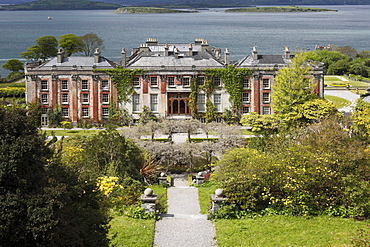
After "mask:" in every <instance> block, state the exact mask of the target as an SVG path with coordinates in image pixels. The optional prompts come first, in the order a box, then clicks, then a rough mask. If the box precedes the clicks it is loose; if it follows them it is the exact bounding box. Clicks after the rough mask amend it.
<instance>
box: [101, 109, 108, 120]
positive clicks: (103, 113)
mask: <svg viewBox="0 0 370 247" xmlns="http://www.w3.org/2000/svg"><path fill="white" fill-rule="evenodd" d="M102 117H103V118H107V117H109V108H108V107H103V108H102Z"/></svg>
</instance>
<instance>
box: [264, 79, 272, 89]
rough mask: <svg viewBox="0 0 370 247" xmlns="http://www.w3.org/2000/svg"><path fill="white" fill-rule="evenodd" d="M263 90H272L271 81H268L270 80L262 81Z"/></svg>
mask: <svg viewBox="0 0 370 247" xmlns="http://www.w3.org/2000/svg"><path fill="white" fill-rule="evenodd" d="M262 88H263V89H270V88H271V83H270V79H268V78H264V79H262Z"/></svg>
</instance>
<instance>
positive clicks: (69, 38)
mask: <svg viewBox="0 0 370 247" xmlns="http://www.w3.org/2000/svg"><path fill="white" fill-rule="evenodd" d="M58 43H59V47H60V48H62V49H63V51H64V52H65V54H66V56H68V57H69V56H71V55H72V54H73V53H78V52H81V51H83V50H82V49H83V43H82V39H81V37H78V36H77V35H75V34H64V35H62V36H60V37H59V38H58Z"/></svg>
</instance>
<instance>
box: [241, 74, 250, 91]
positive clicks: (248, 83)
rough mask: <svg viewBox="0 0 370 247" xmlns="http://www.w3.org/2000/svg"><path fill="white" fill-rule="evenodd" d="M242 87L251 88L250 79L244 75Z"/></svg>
mask: <svg viewBox="0 0 370 247" xmlns="http://www.w3.org/2000/svg"><path fill="white" fill-rule="evenodd" d="M243 88H247V89H249V88H251V81H250V78H249V77H245V78H244V80H243Z"/></svg>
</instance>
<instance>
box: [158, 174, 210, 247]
mask: <svg viewBox="0 0 370 247" xmlns="http://www.w3.org/2000/svg"><path fill="white" fill-rule="evenodd" d="M174 182H175V183H174V185H175V186H174V187H170V188H168V191H167V195H168V210H167V211H168V213H167V214H164V215H162V219H161V220H159V221H157V222H156V226H155V236H154V246H155V247H189V246H192V247H198V246H199V247H211V246H217V245H216V241H215V231H214V227H213V224H212V222H211V221H209V220H207V215H204V214H200V213H199V211H200V207H199V199H198V189H197V188H195V187H189V186H188V184H187V177H177V178H175V180H174Z"/></svg>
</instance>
